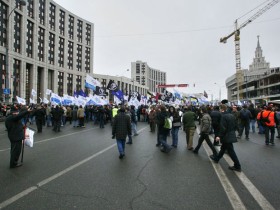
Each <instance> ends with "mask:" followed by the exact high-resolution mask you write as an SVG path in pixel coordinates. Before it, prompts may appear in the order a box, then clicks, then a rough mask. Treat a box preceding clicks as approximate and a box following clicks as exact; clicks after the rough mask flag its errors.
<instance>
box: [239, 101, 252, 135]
mask: <svg viewBox="0 0 280 210" xmlns="http://www.w3.org/2000/svg"><path fill="white" fill-rule="evenodd" d="M251 118H252V114H251V112H250V111H249V110H248V107H247V105H244V106H243V109H241V110H240V112H239V120H240V121H239V122H240V127H239V135H238V137H237V138H239V139H240V138H241V137H242V134H243V130H244V128H245V136H246V139H247V140H249V131H250V119H251Z"/></svg>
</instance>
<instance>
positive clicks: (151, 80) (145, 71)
mask: <svg viewBox="0 0 280 210" xmlns="http://www.w3.org/2000/svg"><path fill="white" fill-rule="evenodd" d="M131 78H132V80H133V81H136V82H137V83H139V84H140V85H143V86H147V87H148V89H149V90H150V91H152V92H163V88H157V85H159V84H166V72H163V71H160V70H157V69H154V68H151V67H149V66H148V64H147V63H146V62H142V61H136V62H132V63H131Z"/></svg>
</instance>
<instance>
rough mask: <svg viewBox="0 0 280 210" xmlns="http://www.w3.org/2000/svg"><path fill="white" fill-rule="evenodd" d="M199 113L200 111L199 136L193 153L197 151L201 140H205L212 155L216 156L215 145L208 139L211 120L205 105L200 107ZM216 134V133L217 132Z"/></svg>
mask: <svg viewBox="0 0 280 210" xmlns="http://www.w3.org/2000/svg"><path fill="white" fill-rule="evenodd" d="M201 113H202V118H201V122H200V137H199V139H198V144H197V146H196V148H195V149H194V150H193V152H194V153H195V154H197V153H198V151H199V148H200V147H201V145H202V143H203V141H204V140H205V141H206V143H207V144H208V146H209V147H210V148H211V150H212V152H213V155H214V156H217V154H218V153H217V151H216V149H215V147H214V146H213V144H212V142H211V141H210V139H209V133H210V131H211V126H212V120H211V117H210V115H209V114H208V113H207V109H206V108H205V107H202V108H201ZM217 136H218V134H217Z"/></svg>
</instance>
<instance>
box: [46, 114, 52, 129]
mask: <svg viewBox="0 0 280 210" xmlns="http://www.w3.org/2000/svg"><path fill="white" fill-rule="evenodd" d="M51 124H52V118H51V115H47V127H51Z"/></svg>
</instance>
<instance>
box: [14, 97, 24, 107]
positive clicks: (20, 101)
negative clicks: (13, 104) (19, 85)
mask: <svg viewBox="0 0 280 210" xmlns="http://www.w3.org/2000/svg"><path fill="white" fill-rule="evenodd" d="M16 98H17V102H18V103H19V104H22V105H26V101H25V99H23V98H20V97H18V96H17V97H16Z"/></svg>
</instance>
